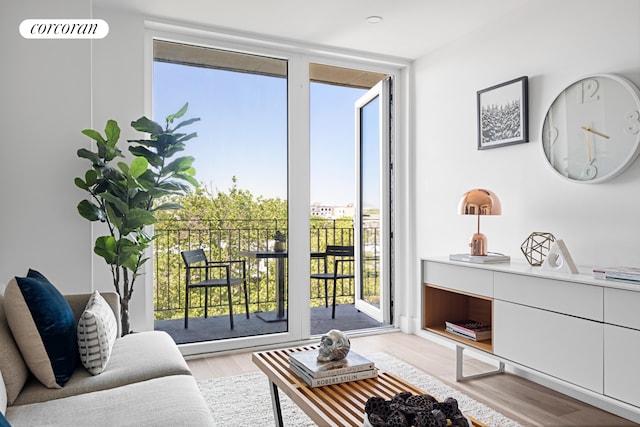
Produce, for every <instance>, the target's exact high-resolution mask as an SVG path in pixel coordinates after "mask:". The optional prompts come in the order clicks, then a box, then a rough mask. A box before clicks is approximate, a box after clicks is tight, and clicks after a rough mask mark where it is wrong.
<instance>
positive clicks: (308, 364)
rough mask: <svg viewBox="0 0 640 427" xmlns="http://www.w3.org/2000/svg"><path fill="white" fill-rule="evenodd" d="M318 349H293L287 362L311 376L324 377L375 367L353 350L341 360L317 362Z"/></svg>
mask: <svg viewBox="0 0 640 427" xmlns="http://www.w3.org/2000/svg"><path fill="white" fill-rule="evenodd" d="M317 357H318V350H317V349H313V350H304V351H294V352H292V353H289V364H292V365H296V366H297V367H298V368H299V369H300V370H302V371H304V372H306V373H307V374H308V375H309V376H311V377H312V378H325V377H331V376H335V375H341V374H349V373H353V372H360V371H367V370H371V369H374V368H375V364H374V363H373V362H372V361H371V360H369V359H367V358H366V357H364V356H361V355H359V354H358V353H356V352H354V351H349V353H348V354H347V357H345V358H344V359H341V360H332V361H329V362H319V361H318V360H317Z"/></svg>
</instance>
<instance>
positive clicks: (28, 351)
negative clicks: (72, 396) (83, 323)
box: [5, 269, 78, 388]
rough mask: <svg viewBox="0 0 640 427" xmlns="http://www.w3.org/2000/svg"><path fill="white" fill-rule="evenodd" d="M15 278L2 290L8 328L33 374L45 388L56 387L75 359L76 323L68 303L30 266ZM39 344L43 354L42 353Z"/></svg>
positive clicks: (61, 383)
mask: <svg viewBox="0 0 640 427" xmlns="http://www.w3.org/2000/svg"><path fill="white" fill-rule="evenodd" d="M15 279H16V281H15V282H13V281H12V282H10V283H9V285H7V289H6V290H5V306H6V307H5V310H6V314H7V320H8V322H9V326H10V327H11V331H12V333H13V335H14V338H15V340H16V343H17V344H18V347H19V348H20V352H21V353H22V356H23V357H24V359H25V362H26V363H27V366H29V369H30V370H31V372H32V373H33V374H34V375H35V376H36V378H38V380H40V382H42V383H43V384H44V385H45V386H47V387H49V388H60V387H62V386H64V385H65V384H66V383H67V381H69V378H71V375H72V374H73V371H74V370H75V368H76V366H77V362H78V342H77V336H76V328H77V325H76V319H75V317H74V315H73V311H72V310H71V306H70V305H69V303H68V302H67V300H65V298H64V296H63V295H62V294H61V293H60V291H58V290H57V289H56V287H55V286H54V285H53V284H52V283H51V282H50V281H49V280H47V278H46V277H44V275H42V274H41V273H39V272H38V271H35V270H31V269H30V270H29V272H28V274H27V277H16V278H15ZM13 283H17V288H18V289H16V286H13ZM7 303H9V304H7ZM25 306H26V307H27V309H28V310H27V309H25V308H24V307H25ZM26 311H28V313H27V312H26ZM34 329H35V330H37V331H35V330H34ZM43 348H44V350H45V352H46V354H42V353H43V352H42V349H43Z"/></svg>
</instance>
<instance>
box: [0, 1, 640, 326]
mask: <svg viewBox="0 0 640 427" xmlns="http://www.w3.org/2000/svg"><path fill="white" fill-rule="evenodd" d="M5 3H6V2H5ZM5 3H2V6H0V24H1V26H0V49H1V50H0V53H1V54H2V57H3V58H8V59H9V60H7V61H4V63H3V67H2V70H1V71H0V73H1V76H2V78H1V79H0V94H1V96H0V106H1V110H0V112H1V113H2V114H1V115H0V123H1V124H2V136H3V151H2V156H1V157H0V166H1V167H0V179H1V182H2V185H1V186H0V201H1V202H2V210H1V213H0V281H2V282H6V281H7V280H8V279H9V278H10V277H11V276H13V275H20V274H24V273H26V269H27V268H29V267H33V268H36V269H40V270H41V271H42V272H44V273H45V274H46V275H48V276H49V277H50V278H51V280H52V281H54V282H55V283H56V284H57V285H58V286H59V287H60V288H61V289H62V290H63V291H64V292H67V293H70V292H85V291H90V290H92V289H94V288H95V289H100V290H103V289H106V290H109V289H112V287H111V283H110V274H109V271H108V269H107V267H106V266H105V265H104V262H103V261H102V260H101V259H99V258H94V257H92V256H91V255H90V254H91V249H92V246H93V238H94V235H95V234H96V233H97V231H98V230H92V227H91V225H90V224H89V223H88V222H86V221H85V220H84V219H82V218H80V217H79V216H78V214H77V212H76V208H75V206H76V204H77V203H78V201H79V200H81V199H82V198H83V197H84V194H83V192H81V191H80V190H78V189H76V188H75V187H74V185H73V178H74V177H75V176H79V175H80V174H82V173H84V171H85V170H86V164H85V162H84V161H82V160H80V159H78V158H77V157H76V155H75V152H76V150H77V148H79V147H82V146H88V141H87V138H85V137H84V136H82V135H81V134H80V131H81V130H82V129H85V128H88V127H95V128H102V127H103V126H104V123H105V122H106V120H107V119H109V118H114V119H116V120H118V121H119V122H120V124H121V126H122V127H123V130H124V131H123V138H128V137H131V136H132V134H131V133H130V131H129V129H128V128H127V126H128V125H127V124H128V122H129V121H131V120H132V119H135V118H137V117H139V116H140V115H142V114H144V113H145V111H144V106H145V103H144V97H145V95H144V84H145V82H144V62H143V61H144V58H143V50H144V44H143V32H144V17H143V16H141V15H132V14H127V13H120V12H117V11H113V10H103V9H100V8H93V9H92V8H91V6H90V3H87V2H86V1H85V0H65V1H56V2H55V3H50V2H47V1H42V0H23V1H21V2H12V3H11V5H7V4H5ZM38 16H40V17H43V16H46V17H48V18H87V17H93V18H101V19H105V20H106V21H107V22H108V23H109V25H110V33H109V36H108V37H107V38H106V39H103V40H95V41H93V42H89V41H69V40H58V41H53V40H49V41H42V40H25V39H22V38H21V37H20V36H19V34H18V31H17V27H18V25H19V23H20V22H21V21H22V20H23V19H27V18H34V17H38ZM639 21H640V3H639V2H638V1H637V0H617V1H616V2H607V1H605V0H597V1H596V0H589V1H585V0H563V1H562V2H557V1H553V0H544V1H543V0H536V1H532V2H530V3H529V5H526V6H524V7H523V8H521V9H520V10H519V11H517V12H516V15H514V16H512V17H511V19H510V20H504V19H503V20H501V21H500V22H497V23H496V26H495V27H494V28H493V29H488V30H484V31H482V32H479V33H477V34H473V35H471V36H469V37H466V38H464V39H461V40H458V41H457V42H455V43H453V44H451V45H450V46H447V47H446V48H443V49H441V50H440V51H438V52H436V53H434V54H431V55H429V56H426V57H424V58H421V59H420V60H418V61H416V63H415V66H414V69H413V70H412V78H413V79H414V80H415V91H414V92H413V93H414V97H415V99H414V100H412V101H411V102H410V103H409V105H415V111H414V113H415V116H414V119H415V128H414V129H413V130H412V132H413V134H414V138H413V142H412V143H413V144H415V145H414V146H412V147H409V148H408V150H407V152H408V153H411V154H414V153H415V155H414V156H413V158H414V161H415V164H414V165H413V167H414V171H413V172H412V173H413V176H414V178H415V180H414V183H415V184H414V185H415V197H414V205H415V208H414V209H413V210H409V211H408V212H405V214H406V217H403V218H398V221H400V222H399V223H400V224H406V222H404V221H406V220H411V219H412V217H415V226H409V227H408V228H409V229H411V230H413V231H414V232H415V238H416V242H415V247H416V251H415V254H414V255H408V258H410V260H409V261H405V262H406V264H405V265H406V266H407V267H409V268H412V269H413V277H410V278H409V280H407V282H408V284H406V286H405V283H402V284H400V283H399V284H398V286H399V287H402V288H404V289H406V291H407V292H409V293H415V292H417V290H416V289H417V286H415V287H414V286H413V285H412V284H414V283H415V284H417V283H419V279H418V277H417V275H418V272H419V263H418V259H419V258H421V257H426V256H432V255H446V254H448V253H452V252H463V251H465V250H466V249H467V246H466V245H467V241H468V238H469V236H470V235H471V234H472V233H473V231H474V228H475V219H474V218H470V217H462V216H458V215H457V213H456V207H457V204H458V200H459V198H460V196H461V195H462V194H463V193H464V192H465V191H467V190H469V189H471V188H475V187H487V188H489V189H492V190H493V191H495V192H496V193H497V194H498V196H499V197H500V198H501V200H502V203H503V215H502V216H500V217H486V218H483V220H482V231H483V232H484V233H485V234H486V235H487V236H488V238H489V249H490V250H494V251H502V252H505V253H508V254H510V255H512V256H513V257H514V258H515V259H523V258H522V256H521V254H520V244H521V243H522V241H524V240H525V238H526V237H527V236H528V235H529V234H530V233H531V232H532V231H548V232H552V233H554V234H555V236H556V237H558V238H563V239H564V240H565V242H566V243H567V245H568V247H569V250H570V251H571V253H572V255H573V257H574V259H575V260H576V262H577V263H578V264H581V265H594V264H603V265H615V264H630V265H640V251H639V250H637V249H636V248H635V245H634V243H635V239H636V236H640V221H637V219H636V216H637V215H636V213H635V211H636V210H637V209H638V208H640V201H638V199H637V198H636V197H635V194H637V187H638V185H637V184H638V183H640V163H636V164H634V165H633V166H632V167H631V168H630V169H629V170H627V171H626V172H625V173H623V174H622V175H620V176H619V177H617V178H615V179H613V180H612V181H610V182H607V183H603V184H598V185H579V184H573V183H569V182H565V181H564V180H562V179H560V178H558V177H557V176H556V175H554V174H553V173H552V171H551V170H550V168H549V167H548V166H547V165H546V164H545V162H544V158H543V154H542V149H541V143H540V136H539V134H540V127H541V124H542V119H543V117H544V112H545V110H546V108H547V106H548V105H549V104H550V103H551V101H552V100H553V99H554V97H555V95H556V94H557V92H559V91H560V90H561V89H562V87H563V86H564V85H565V84H566V83H568V82H570V81H572V80H574V79H575V78H577V77H580V76H583V75H586V74H589V73H599V72H607V73H616V74H620V75H623V76H625V77H627V78H629V79H631V80H632V81H634V82H635V83H636V84H637V85H640V49H639V48H638V40H640V25H638V22H639ZM92 48H93V53H92V52H91V49H92ZM522 75H528V76H529V98H530V102H529V108H530V113H529V125H530V142H529V143H528V144H521V145H515V146H510V147H505V148H498V149H493V150H485V151H477V150H476V91H477V90H480V89H484V88H487V87H490V86H493V85H495V84H498V83H501V82H504V81H507V80H510V79H512V78H515V77H519V76H522ZM92 96H93V98H92ZM409 157H410V156H409ZM409 175H411V172H410V173H409ZM412 222H413V221H412ZM409 246H410V245H409ZM410 276H411V275H410ZM147 297H148V296H147V295H145V290H144V288H143V287H142V286H139V287H138V288H137V290H136V292H135V294H134V297H133V306H134V308H133V313H135V314H134V317H133V319H132V322H133V328H134V329H137V330H140V329H144V328H147V327H149V318H150V311H149V306H148V305H147V304H145V303H144V301H145V299H146V298H147ZM418 300H419V299H418V298H413V297H410V298H407V301H413V302H412V303H410V304H419V302H418ZM149 301H150V299H149ZM143 306H144V307H146V308H144V309H142V310H141V309H139V308H140V307H143ZM403 311H405V313H400V314H401V316H402V315H404V314H407V312H408V315H409V316H412V317H419V307H417V306H414V307H406V310H403Z"/></svg>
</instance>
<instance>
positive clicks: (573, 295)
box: [493, 272, 604, 322]
mask: <svg viewBox="0 0 640 427" xmlns="http://www.w3.org/2000/svg"><path fill="white" fill-rule="evenodd" d="M493 288H494V298H496V299H500V300H503V301H509V302H515V303H518V304H523V305H528V306H531V307H536V308H542V309H545V310H551V311H556V312H558V313H563V314H569V315H572V316H578V317H583V318H585V319H592V320H596V321H599V322H602V321H603V319H604V314H603V292H602V288H601V287H599V286H588V285H584V284H580V283H573V282H566V281H563V280H554V279H546V278H541V277H532V276H525V275H521V274H511V273H502V272H496V273H495V276H494V284H493Z"/></svg>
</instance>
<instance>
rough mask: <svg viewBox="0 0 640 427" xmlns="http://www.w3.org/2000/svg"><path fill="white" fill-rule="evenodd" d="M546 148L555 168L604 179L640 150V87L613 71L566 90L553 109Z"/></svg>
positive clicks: (577, 178) (576, 177) (572, 176)
mask: <svg viewBox="0 0 640 427" xmlns="http://www.w3.org/2000/svg"><path fill="white" fill-rule="evenodd" d="M542 148H543V149H544V154H545V157H546V159H547V161H548V162H549V164H550V165H551V167H552V168H553V170H554V171H555V172H556V173H558V174H559V175H561V176H563V177H564V178H566V179H568V180H570V181H574V182H584V183H592V184H593V183H598V182H603V181H606V180H608V179H611V178H613V177H615V176H616V175H618V174H620V173H621V172H622V171H624V170H625V169H626V168H627V167H628V166H629V165H631V164H632V163H633V161H634V160H635V159H636V157H638V154H640V90H638V88H637V87H636V86H635V85H634V84H633V83H631V82H630V81H629V80H627V79H625V78H623V77H620V76H616V75H613V74H593V75H590V76H587V77H584V78H581V79H578V80H576V81H574V82H573V83H571V84H569V85H568V86H567V87H566V88H565V89H563V90H562V91H561V92H560V94H559V95H558V96H557V97H556V99H555V100H554V101H553V102H552V103H551V106H550V107H549V109H548V110H547V113H546V116H545V119H544V123H543V126H542Z"/></svg>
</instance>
